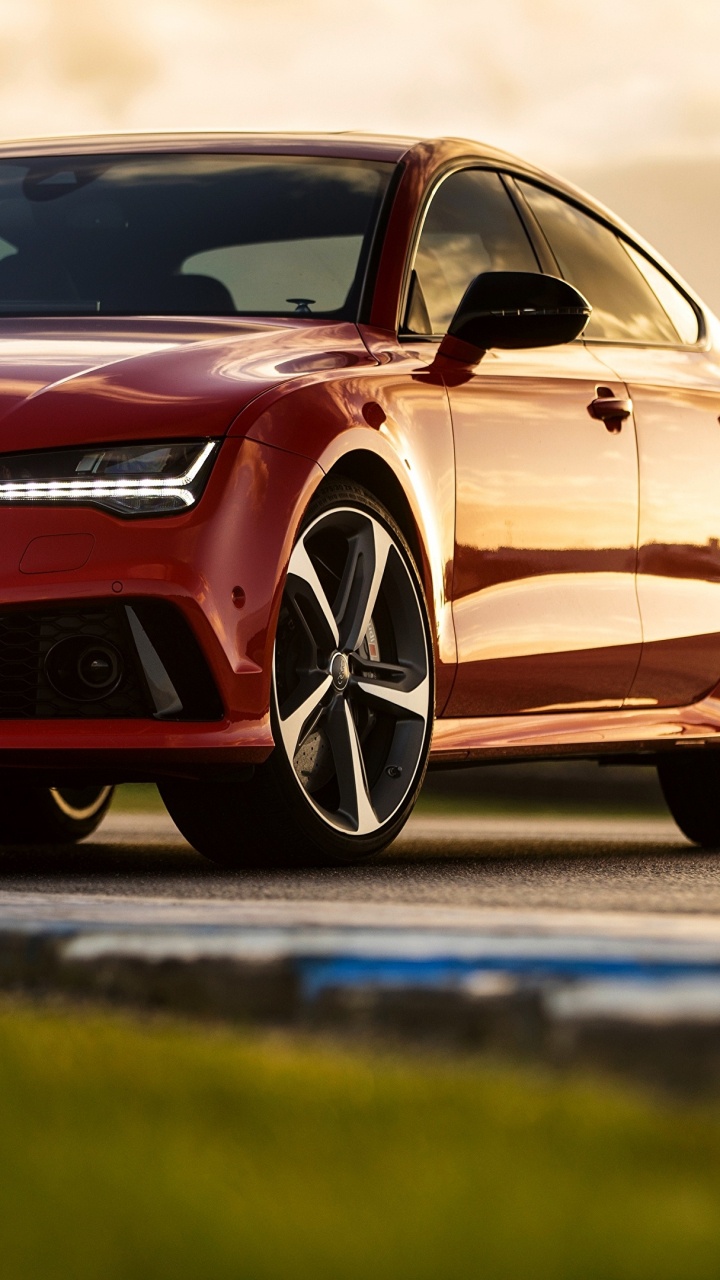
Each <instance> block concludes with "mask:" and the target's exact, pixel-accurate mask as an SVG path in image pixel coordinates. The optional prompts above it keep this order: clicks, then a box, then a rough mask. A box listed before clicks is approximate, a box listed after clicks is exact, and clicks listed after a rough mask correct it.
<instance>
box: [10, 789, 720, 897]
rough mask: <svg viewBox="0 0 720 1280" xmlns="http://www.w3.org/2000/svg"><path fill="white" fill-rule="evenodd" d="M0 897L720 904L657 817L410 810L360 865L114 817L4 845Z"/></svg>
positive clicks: (694, 853) (711, 876)
mask: <svg viewBox="0 0 720 1280" xmlns="http://www.w3.org/2000/svg"><path fill="white" fill-rule="evenodd" d="M3 893H6V894H10V895H14V894H17V893H31V894H33V895H39V894H42V895H47V896H48V898H49V899H50V900H51V899H52V896H53V895H68V894H72V895H78V894H80V895H83V894H87V895H111V896H119V897H124V898H128V897H142V898H144V899H148V898H150V899H152V898H162V899H168V898H172V899H174V900H176V901H177V900H184V901H186V902H188V903H190V902H192V901H197V902H200V900H204V901H207V900H213V899H214V900H224V901H225V902H232V901H239V900H242V901H243V902H246V903H248V902H251V901H256V902H258V904H260V903H261V902H266V903H268V904H270V903H271V902H273V901H276V902H277V901H280V900H282V901H283V902H285V903H288V902H297V903H300V902H303V903H310V902H318V903H319V902H328V903H330V902H335V903H357V904H360V903H363V904H368V906H370V905H371V904H386V905H385V908H384V910H385V911H387V907H388V906H389V905H390V904H394V905H395V906H396V907H397V908H402V907H404V906H405V907H412V906H413V905H419V904H425V905H426V907H427V906H435V907H436V908H437V909H438V911H439V912H440V911H443V909H447V908H451V909H452V908H456V909H457V908H463V907H464V908H479V907H481V908H497V907H505V908H508V907H509V908H514V909H528V908H530V909H537V908H544V909H546V910H562V911H593V912H597V911H601V912H619V911H624V912H627V911H630V912H668V913H670V912H674V913H678V912H680V913H701V914H705V915H707V914H708V913H711V914H712V913H720V853H719V854H714V853H713V854H706V853H701V852H699V851H698V850H697V849H696V848H695V847H694V846H692V845H690V844H689V843H688V842H687V841H686V840H685V839H684V838H683V836H682V835H681V834H680V833H679V831H678V830H677V828H676V827H675V825H674V823H673V822H672V820H671V819H670V818H669V817H664V816H662V815H658V816H653V817H638V818H594V817H572V816H567V817H558V818H545V817H543V818H540V817H537V818H533V817H523V818H512V817H509V818H496V817H446V816H442V817H426V816H416V817H413V818H412V819H411V821H410V822H409V824H408V826H407V827H406V829H405V831H404V832H403V834H402V835H401V836H400V838H399V839H398V840H397V841H396V842H395V844H394V845H393V846H392V847H391V848H390V849H389V850H388V851H387V852H386V853H385V854H384V855H382V856H381V857H380V858H378V859H377V860H375V861H373V862H372V863H370V864H366V865H364V866H360V867H352V868H340V869H337V868H332V869H328V870H312V871H298V872H281V871H267V872H253V873H247V872H231V871H226V870H223V869H220V868H217V867H215V866H214V865H213V864H212V863H209V862H207V861H206V860H205V859H204V858H202V857H200V856H199V855H198V854H196V853H195V852H194V851H193V850H192V849H191V848H190V847H189V846H188V845H187V844H186V843H185V841H184V840H183V838H182V837H181V836H180V835H179V833H178V832H177V830H176V828H175V827H174V826H173V824H172V823H171V821H170V819H169V818H167V817H166V816H165V815H164V814H123V813H118V814H113V813H112V812H111V813H110V815H109V816H108V818H107V819H106V820H105V823H104V824H103V826H102V827H101V828H100V830H99V831H98V832H97V833H96V834H95V835H94V836H93V837H92V838H91V839H89V840H87V841H85V842H84V843H83V844H81V845H78V846H76V847H74V848H70V849H50V848H47V849H12V850H10V849H5V850H1V851H0V901H1V900H2V895H3ZM49 905H50V904H49ZM364 914H365V915H367V912H364Z"/></svg>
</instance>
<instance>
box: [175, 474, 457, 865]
mask: <svg viewBox="0 0 720 1280" xmlns="http://www.w3.org/2000/svg"><path fill="white" fill-rule="evenodd" d="M433 705H434V696H433V665H432V648H431V644H430V638H429V631H428V622H427V611H426V607H425V602H424V599H423V594H422V587H421V585H420V581H419V577H418V573H417V570H416V568H415V566H414V564H413V561H412V557H411V555H410V552H409V550H408V548H407V545H406V543H405V540H404V538H403V536H402V534H401V533H400V530H399V529H398V528H397V526H396V525H395V523H394V521H393V520H392V518H391V517H390V515H389V514H388V513H387V512H386V511H385V510H384V508H383V507H382V506H381V505H380V504H379V503H378V502H377V501H376V500H375V499H374V498H373V497H371V495H370V494H368V493H367V492H365V490H363V489H360V488H359V487H358V486H355V485H352V484H350V483H338V482H336V483H333V484H328V485H327V486H326V487H324V488H323V489H322V490H321V492H320V494H319V495H318V497H317V498H316V499H315V501H314V502H313V503H312V505H311V507H310V510H309V512H308V515H307V518H306V520H305V523H304V525H303V527H302V529H301V532H300V534H299V537H298V539H297V541H296V543H295V546H294V548H293V551H292V554H291V556H290V562H289V565H288V572H287V580H286V586H285V591H284V595H283V600H282V606H281V609H280V616H279V619H278V625H277V632H276V638H275V651H274V660H273V673H272V708H271V712H272V723H273V733H274V737H275V743H276V748H275V751H274V752H273V754H272V756H271V757H270V760H269V761H268V763H267V764H266V765H263V766H262V767H261V768H259V769H256V771H255V775H254V777H253V778H251V779H248V780H246V781H244V782H243V781H242V780H238V781H228V780H226V779H222V780H219V781H218V782H217V783H213V784H212V785H211V786H210V787H209V788H208V787H201V786H200V784H198V786H197V788H194V787H193V786H192V784H191V785H190V786H188V785H187V784H183V785H179V784H165V785H163V786H162V787H161V791H162V794H163V796H164V798H165V801H166V803H167V805H168V808H169V810H170V812H171V814H172V816H173V818H174V819H175V821H176V822H177V824H178V826H179V827H180V829H181V830H182V831H183V833H184V834H185V835H186V836H187V838H188V839H189V840H190V841H191V843H192V844H194V845H195V847H196V848H198V849H200V850H201V852H203V853H207V854H208V855H209V856H210V857H213V858H215V859H217V860H218V861H221V862H225V863H232V864H233V865H242V864H252V865H258V864H260V865H261V864H263V863H272V862H274V863H278V862H282V863H288V862H290V863H293V862H295V863H303V862H319V861H336V862H345V861H354V860H356V859H359V858H362V857H366V856H367V855H369V854H371V853H374V852H376V851H377V850H379V849H381V848H383V847H384V846H385V845H387V844H388V843H389V842H390V841H391V840H392V839H393V838H394V836H395V835H396V834H397V833H398V831H399V830H400V828H401V827H402V825H403V823H404V822H405V820H406V818H407V817H408V815H409V813H410V812H411V810H412V807H413V804H414V803H415V799H416V798H417V794H418V791H419V789H420V786H421V783H422V779H423V776H424V773H425V766H426V763H427V756H428V751H429V745H430V736H431V732H432V714H433Z"/></svg>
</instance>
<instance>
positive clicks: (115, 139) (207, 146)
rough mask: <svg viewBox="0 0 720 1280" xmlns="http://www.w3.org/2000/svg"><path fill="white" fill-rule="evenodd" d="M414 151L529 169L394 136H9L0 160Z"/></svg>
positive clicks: (461, 142) (454, 141) (440, 141)
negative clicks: (188, 153)
mask: <svg viewBox="0 0 720 1280" xmlns="http://www.w3.org/2000/svg"><path fill="white" fill-rule="evenodd" d="M416 147H422V148H423V149H433V148H435V147H437V148H439V149H440V148H441V149H443V150H444V151H447V150H448V149H450V148H453V147H456V148H457V152H458V155H472V156H474V157H481V158H483V159H487V160H492V161H493V162H497V161H500V162H505V163H512V164H513V166H520V167H521V168H523V169H531V168H532V166H530V165H528V164H526V162H524V161H522V160H519V159H518V158H517V157H515V156H511V155H509V154H508V153H507V152H504V151H499V150H497V148H494V147H490V146H487V145H486V144H484V143H481V142H473V141H470V140H469V139H466V138H421V137H419V136H416V137H410V136H407V137H404V136H397V135H394V134H378V133H362V132H355V131H352V130H348V131H346V132H341V133H299V132H298V133H287V132H283V133H233V132H227V133H226V132H222V133H220V132H217V133H100V134H78V135H75V136H72V135H68V136H64V137H43V138H13V139H8V140H6V141H5V142H2V143H0V157H5V158H8V159H10V158H12V157H14V156H18V157H19V156H34V155H37V156H45V155H47V156H52V155H66V154H67V153H68V152H69V151H72V152H73V153H74V154H76V155H78V154H84V153H88V154H97V153H98V152H100V153H102V154H105V155H112V154H115V153H119V154H122V153H123V152H127V151H132V152H135V153H136V154H137V153H138V152H153V151H164V152H168V151H197V150H198V149H203V150H206V151H211V152H218V153H222V152H226V153H227V152H229V153H231V154H233V153H234V154H238V155H242V154H259V153H265V154H276V155H283V154H284V155H288V154H289V155H328V156H336V157H346V158H348V159H365V160H380V161H382V160H385V161H391V162H392V161H398V160H400V159H402V157H403V156H405V155H407V153H408V152H409V151H413V150H414V149H415V148H416Z"/></svg>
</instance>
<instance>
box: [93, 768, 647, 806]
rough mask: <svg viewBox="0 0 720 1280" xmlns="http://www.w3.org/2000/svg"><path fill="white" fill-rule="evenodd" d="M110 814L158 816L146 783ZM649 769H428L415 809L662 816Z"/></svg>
mask: <svg viewBox="0 0 720 1280" xmlns="http://www.w3.org/2000/svg"><path fill="white" fill-rule="evenodd" d="M113 810H114V812H116V813H119V812H120V813H122V812H125V813H128V812H136V813H151V812H158V813H159V812H164V808H163V803H162V801H161V799H160V796H159V795H158V792H157V788H156V787H154V786H153V785H151V784H150V783H141V784H134V785H125V786H122V787H118V789H117V792H116V795H115V800H114V801H113ZM667 812H668V811H667V806H666V804H665V801H664V799H663V796H662V792H661V790H660V783H659V782H658V777H657V773H656V771H655V769H654V768H652V767H647V766H638V765H609V766H605V765H604V766H602V767H600V766H598V765H597V764H594V763H593V762H589V761H586V760H577V761H576V760H564V761H547V762H542V763H536V762H534V761H531V762H529V763H523V764H494V765H482V766H478V767H475V768H471V769H439V770H437V771H434V770H431V771H430V772H429V773H428V775H427V777H426V779H425V783H424V785H423V789H422V792H421V794H420V799H419V802H418V805H417V813H418V814H419V815H431V814H438V815H443V816H445V815H452V814H458V815H463V816H471V815H476V816H478V817H481V816H482V815H483V814H488V815H490V814H502V815H508V816H510V815H512V814H517V815H519V816H523V815H524V816H532V815H535V816H541V815H544V816H553V817H556V816H558V815H561V814H566V815H567V816H571V815H574V816H579V815H591V814H596V815H602V816H605V817H617V818H630V817H658V816H661V815H666V816H667Z"/></svg>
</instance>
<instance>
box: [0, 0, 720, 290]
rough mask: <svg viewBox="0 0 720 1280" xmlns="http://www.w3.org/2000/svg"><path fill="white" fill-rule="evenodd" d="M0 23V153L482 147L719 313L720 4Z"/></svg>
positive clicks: (409, 3) (21, 15) (573, 4)
mask: <svg viewBox="0 0 720 1280" xmlns="http://www.w3.org/2000/svg"><path fill="white" fill-rule="evenodd" d="M0 20H1V22H2V41H1V42H0V136H4V137H6V138H9V137H18V136H27V135H36V134H47V133H55V134H57V133H64V132H83V133H86V132H95V131H104V130H107V129H112V130H131V129H140V130H148V129H150V130H152V129H207V128H211V129H212V128H220V129H239V130H245V129H260V130H262V129H297V130H306V129H320V130H325V129H330V130H335V129H369V130H377V131H381V132H385V133H393V132H397V133H408V134H411V135H412V134H418V133H419V134H425V135H437V134H446V133H450V134H461V135H464V136H467V137H474V138H479V139H482V140H484V141H488V142H492V143H494V144H495V145H497V146H501V147H505V148H507V149H508V150H511V151H515V152H518V153H519V154H521V155H524V156H526V157H527V158H529V159H532V160H535V161H536V162H537V163H539V164H541V165H546V166H548V167H550V168H554V169H557V170H560V171H561V172H564V173H565V174H566V175H567V176H569V177H571V178H576V179H580V180H585V182H586V185H590V186H593V188H594V190H596V191H597V192H598V194H599V195H600V196H601V197H602V198H607V199H609V200H612V202H614V203H615V204H616V205H618V204H619V207H620V212H621V213H623V214H624V215H625V216H626V217H628V218H629V220H630V221H635V222H638V221H642V219H643V218H645V222H644V224H643V225H641V227H640V229H641V230H642V231H645V232H647V234H648V235H649V236H650V238H651V239H652V238H653V236H654V237H655V239H656V240H658V242H659V247H660V248H661V249H662V250H663V251H664V252H665V253H667V254H668V256H670V257H671V258H673V260H674V261H676V262H678V246H679V252H680V261H679V262H678V265H679V267H680V269H681V270H684V272H685V274H686V275H687V276H689V277H690V278H691V283H694V284H695V285H696V286H697V287H698V288H700V290H701V292H702V283H703V281H702V279H699V278H698V276H699V275H703V276H707V274H708V270H710V274H712V271H715V274H716V285H714V286H713V288H715V290H716V296H715V298H714V299H713V298H711V299H710V300H711V301H714V302H715V306H716V307H718V306H720V261H718V263H717V266H715V259H716V257H717V255H716V254H715V249H714V245H715V209H716V208H717V203H716V201H715V195H716V194H717V193H718V180H717V175H720V76H719V75H718V50H720V3H718V0H492V2H490V0H362V3H359V4H352V3H351V2H349V0H122V2H120V0H0ZM679 162H682V165H684V169H683V170H682V172H683V173H685V174H688V173H691V174H692V190H693V196H692V201H693V204H692V206H691V204H690V196H689V195H688V194H687V184H684V183H683V182H681V181H676V179H675V176H674V175H675V169H674V167H673V166H675V165H677V164H678V163H679ZM688 166H690V168H688ZM679 172H680V170H678V173H679ZM713 174H715V175H716V177H715V179H713V176H712V175H713ZM654 175H660V176H659V178H658V181H659V182H660V183H661V186H662V193H661V194H659V195H658V198H657V199H655V198H654V197H653V195H652V191H653V183H654V182H655V177H654ZM705 175H707V187H706V185H705ZM713 183H714V185H713ZM705 190H707V196H705V195H704V192H705ZM698 201H699V202H700V205H701V206H703V210H704V212H703V217H704V221H703V219H702V218H701V219H700V222H702V226H700V224H699V223H698V226H696V227H694V228H692V230H691V231H690V232H688V229H687V220H688V209H689V208H690V209H691V210H692V209H693V208H694V207H695V205H696V204H697V202H698ZM638 213H639V214H640V219H639V218H638V216H637V215H638ZM648 218H649V224H650V225H648ZM684 255H685V256H684ZM683 257H684V260H683ZM708 258H711V259H712V262H711V264H710V268H707V267H706V262H707V260H708ZM688 264H689V265H688ZM706 292H707V289H706Z"/></svg>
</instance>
